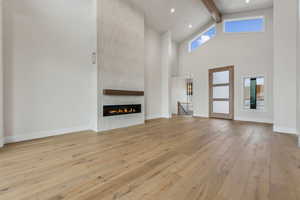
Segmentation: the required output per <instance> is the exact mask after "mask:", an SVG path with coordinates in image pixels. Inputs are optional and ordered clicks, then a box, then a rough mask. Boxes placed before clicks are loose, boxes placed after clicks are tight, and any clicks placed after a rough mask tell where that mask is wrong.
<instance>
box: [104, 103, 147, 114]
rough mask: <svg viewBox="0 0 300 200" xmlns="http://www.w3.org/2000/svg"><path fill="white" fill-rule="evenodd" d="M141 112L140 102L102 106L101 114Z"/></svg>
mask: <svg viewBox="0 0 300 200" xmlns="http://www.w3.org/2000/svg"><path fill="white" fill-rule="evenodd" d="M141 112H142V105H141V104H133V105H107V106H103V116H104V117H108V116H115V115H128V114H136V113H141Z"/></svg>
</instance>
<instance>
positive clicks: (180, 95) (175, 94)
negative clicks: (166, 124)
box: [172, 77, 187, 114]
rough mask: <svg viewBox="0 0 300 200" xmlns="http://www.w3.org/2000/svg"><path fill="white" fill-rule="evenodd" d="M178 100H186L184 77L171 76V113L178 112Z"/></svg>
mask: <svg viewBox="0 0 300 200" xmlns="http://www.w3.org/2000/svg"><path fill="white" fill-rule="evenodd" d="M178 102H187V95H186V78H184V77H173V78H172V114H178Z"/></svg>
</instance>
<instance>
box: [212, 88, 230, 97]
mask: <svg viewBox="0 0 300 200" xmlns="http://www.w3.org/2000/svg"><path fill="white" fill-rule="evenodd" d="M213 98H214V99H229V86H228V85H227V86H216V87H213Z"/></svg>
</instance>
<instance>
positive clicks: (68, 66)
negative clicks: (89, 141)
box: [4, 0, 97, 142]
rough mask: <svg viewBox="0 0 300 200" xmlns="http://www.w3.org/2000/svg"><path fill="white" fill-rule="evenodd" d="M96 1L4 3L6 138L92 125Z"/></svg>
mask: <svg viewBox="0 0 300 200" xmlns="http://www.w3.org/2000/svg"><path fill="white" fill-rule="evenodd" d="M95 3H96V2H95V0H75V1H74V0H64V1H61V0H43V1H40V0H26V1H19V0H6V1H4V52H5V53H4V66H5V72H4V79H5V102H4V103H5V134H6V140H7V142H14V141H20V140H27V139H34V138H39V137H46V136H51V135H56V134H62V133H67V132H74V131H79V130H86V129H92V128H93V127H95V124H96V122H97V102H96V100H97V95H96V94H97V90H96V89H97V88H96V87H97V74H96V70H97V68H96V65H92V64H91V54H92V52H93V51H95V49H96V10H95V8H96V7H95ZM83 27H84V28H83Z"/></svg>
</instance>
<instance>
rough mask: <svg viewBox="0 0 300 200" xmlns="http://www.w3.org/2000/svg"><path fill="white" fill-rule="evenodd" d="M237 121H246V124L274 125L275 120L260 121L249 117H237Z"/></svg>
mask: <svg viewBox="0 0 300 200" xmlns="http://www.w3.org/2000/svg"><path fill="white" fill-rule="evenodd" d="M234 120H236V121H244V122H257V123H266V124H273V120H270V119H259V118H255V119H253V118H247V117H236V118H234Z"/></svg>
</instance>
